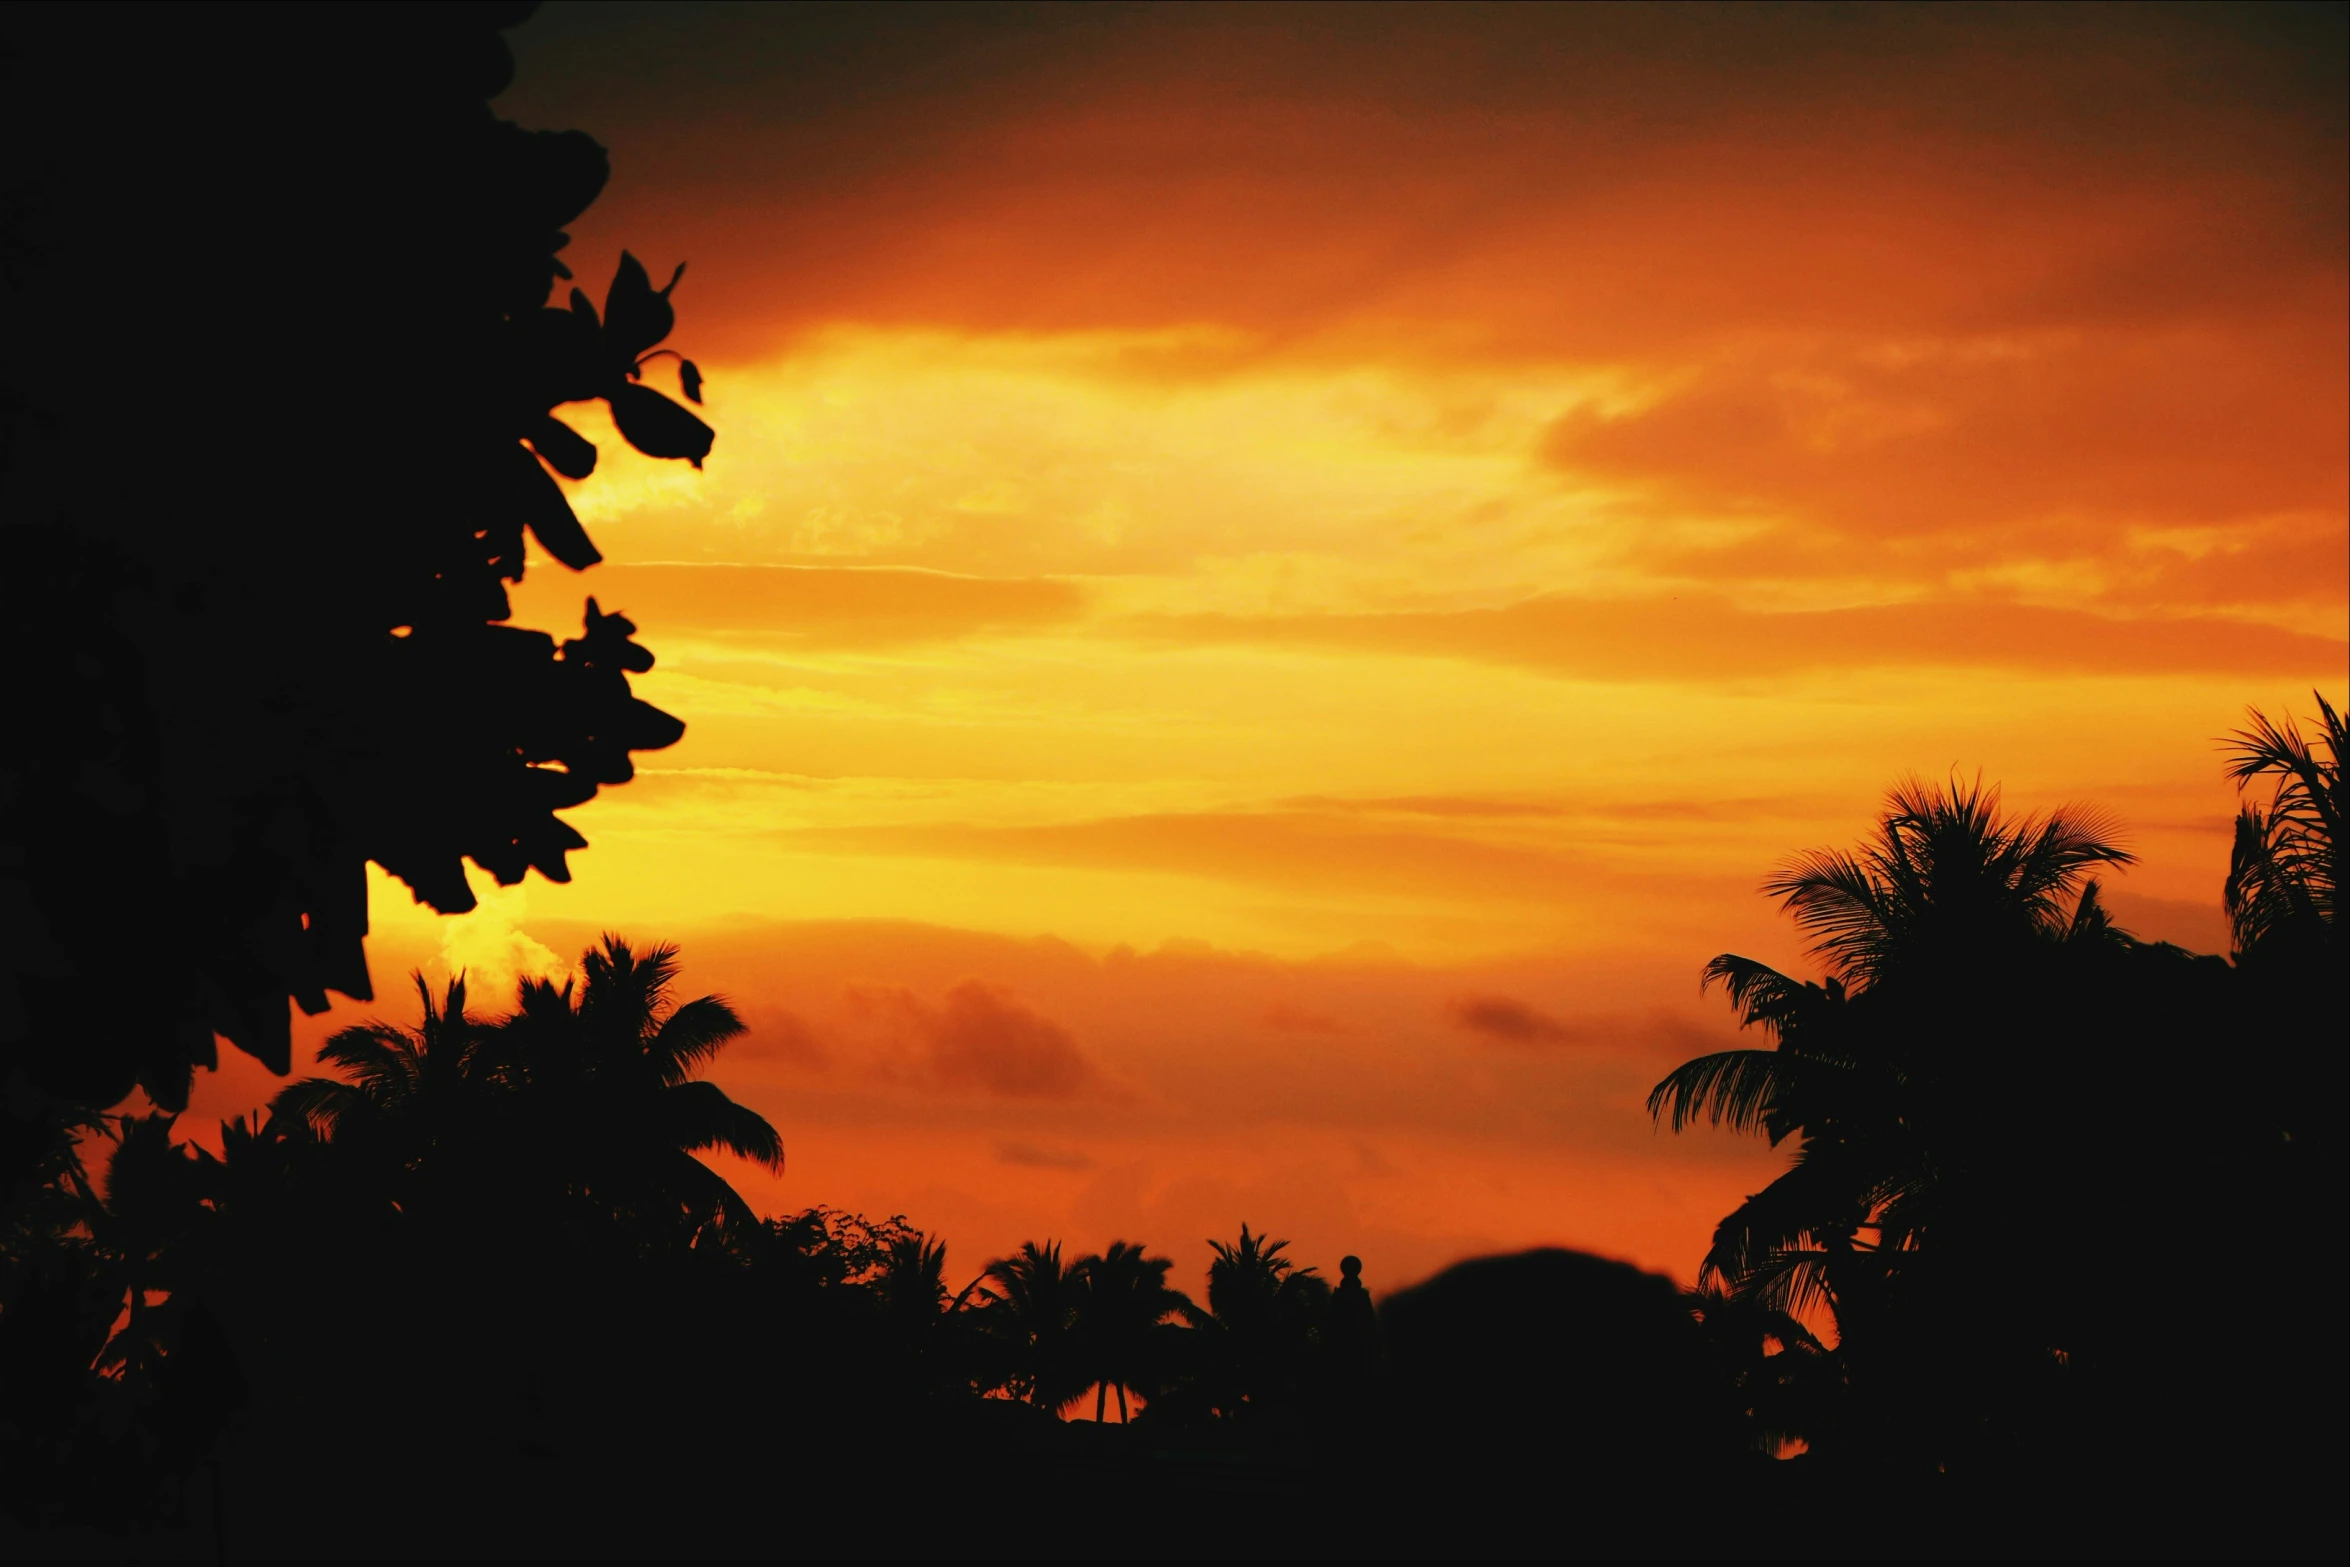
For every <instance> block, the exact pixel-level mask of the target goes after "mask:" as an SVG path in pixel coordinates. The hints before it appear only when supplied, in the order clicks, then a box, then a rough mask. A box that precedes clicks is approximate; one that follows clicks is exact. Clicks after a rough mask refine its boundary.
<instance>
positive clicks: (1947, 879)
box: [1648, 780, 2133, 1339]
mask: <svg viewBox="0 0 2350 1567" xmlns="http://www.w3.org/2000/svg"><path fill="white" fill-rule="evenodd" d="M2132 858H2133V857H2132V856H2131V855H2130V854H2129V853H2128V851H2126V850H2124V849H2122V848H2121V847H2120V846H2118V845H2117V844H2115V843H2114V842H2113V841H2112V838H2111V828H2110V827H2109V826H2108V825H2107V824H2106V823H2105V822H2104V821H2103V820H2102V819H2101V818H2099V817H2097V816H2095V815H2094V814H2091V813H2085V812H2082V811H2079V810H2074V809H2063V810H2057V811H2053V812H2051V813H2049V814H2048V815H2046V816H2027V817H2023V818H2009V817H2006V816H2004V815H2003V814H2002V813H2001V811H2000V808H1999V796H1998V793H1997V791H1996V790H1988V789H1985V788H1983V787H1982V786H1981V785H1980V784H1979V783H1978V784H1974V785H1966V784H1960V783H1956V782H1953V783H1952V784H1950V785H1948V786H1946V787H1942V788H1934V787H1930V786H1927V785H1924V784H1922V783H1919V782H1917V781H1914V780H1913V781H1910V782H1906V783H1904V784H1902V785H1901V786H1900V787H1898V788H1896V789H1895V790H1894V791H1893V793H1892V795H1891V796H1890V798H1889V800H1888V802H1887V807H1886V810H1885V812H1884V814H1883V816H1882V817H1881V818H1880V819H1879V821H1878V823H1877V827H1876V830H1875V832H1874V833H1873V834H1872V835H1871V837H1870V839H1869V841H1868V842H1866V843H1865V844H1864V845H1863V846H1862V848H1861V849H1860V851H1859V852H1858V853H1857V854H1846V853H1842V852H1838V851H1834V850H1816V851H1813V852H1811V853H1808V854H1804V855H1801V856H1799V857H1797V858H1796V859H1794V860H1792V861H1790V862H1789V863H1788V864H1787V865H1786V866H1785V867H1783V868H1782V869H1781V870H1779V871H1778V872H1776V873H1774V874H1773V875H1772V876H1771V877H1770V879H1769V880H1767V881H1766V882H1765V883H1764V887H1763V890H1764V891H1765V892H1766V893H1769V894H1771V895H1773V896H1776V897H1777V898H1778V899H1779V900H1780V901H1781V904H1782V906H1784V907H1785V908H1786V909H1787V910H1788V912H1789V913H1790V914H1792V915H1793V916H1794V918H1795V921H1796V923H1797V924H1798V925H1799V926H1800V927H1802V928H1803V929H1804V930H1805V931H1806V933H1808V934H1809V935H1810V936H1811V937H1812V951H1813V952H1814V954H1815V955H1817V956H1818V957H1819V958H1820V959H1821V960H1822V961H1823V963H1824V964H1825V966H1826V967H1827V969H1828V971H1829V972H1828V977H1827V978H1826V980H1825V981H1824V982H1820V983H1814V982H1810V981H1803V980H1796V979H1793V978H1790V977H1789V976H1787V975H1785V974H1782V973H1780V972H1778V971H1777V970H1775V969H1773V968H1771V967H1769V966H1768V965H1766V964H1762V963H1759V962H1756V961H1755V960H1753V959H1751V958H1745V957H1740V956H1738V955H1736V954H1734V953H1724V954H1722V955H1721V956H1719V957H1716V958H1715V959H1714V960H1713V961H1712V962H1710V963H1708V964H1707V965H1706V966H1705V970H1704V984H1705V985H1706V986H1707V987H1709V988H1710V987H1711V986H1712V985H1713V984H1714V983H1715V982H1716V981H1719V982H1721V983H1722V984H1723V986H1724V988H1725V989H1726V990H1727V991H1728V993H1729V997H1730V1001H1731V1004H1732V1005H1733V1006H1735V1007H1736V1008H1737V1009H1738V1014H1739V1022H1740V1025H1741V1026H1749V1025H1754V1026H1760V1027H1761V1028H1763V1029H1764V1030H1765V1031H1766V1032H1768V1033H1769V1034H1771V1035H1772V1036H1774V1038H1775V1039H1776V1041H1777V1044H1776V1048H1775V1049H1771V1050H1752V1049H1749V1050H1729V1051H1720V1052H1716V1053H1714V1054H1712V1055H1706V1056H1700V1057H1698V1058H1697V1059H1695V1060H1693V1061H1689V1062H1686V1063H1684V1064H1683V1065H1681V1066H1680V1067H1678V1068H1676V1069H1675V1070H1674V1071H1673V1072H1672V1073H1671V1074H1670V1075H1668V1076H1667V1077H1666V1078H1665V1079H1664V1080H1663V1081H1662V1082H1660V1083H1659V1084H1657V1086H1656V1088H1655V1090H1654V1091H1653V1092H1652V1093H1651V1094H1650V1095H1649V1100H1648V1107H1649V1112H1650V1114H1651V1115H1652V1116H1654V1117H1656V1118H1657V1119H1659V1120H1666V1121H1669V1122H1670V1124H1671V1126H1672V1128H1673V1130H1675V1131H1679V1130H1681V1129H1682V1128H1683V1127H1685V1126H1687V1125H1689V1124H1691V1123H1692V1122H1694V1121H1696V1120H1698V1119H1700V1118H1701V1117H1702V1118H1703V1119H1705V1120H1707V1121H1709V1122H1711V1123H1712V1124H1715V1125H1724V1124H1726V1125H1728V1126H1730V1127H1731V1128H1733V1129H1734V1130H1737V1131H1743V1132H1752V1131H1761V1132H1763V1133H1765V1134H1766V1135H1767V1136H1768V1137H1769V1138H1770V1140H1771V1142H1772V1143H1773V1144H1774V1145H1776V1144H1778V1143H1780V1142H1782V1141H1784V1140H1785V1139H1786V1138H1788V1137H1790V1136H1793V1137H1795V1138H1796V1140H1797V1146H1796V1154H1795V1159H1794V1163H1793V1165H1792V1166H1791V1168H1789V1169H1788V1170H1787V1172H1786V1173H1785V1174H1783V1175H1781V1176H1780V1177H1779V1178H1778V1179H1777V1180H1775V1181H1773V1182H1771V1183H1770V1185H1769V1186H1767V1187H1765V1188H1764V1189H1763V1190H1762V1191H1761V1192H1759V1193H1757V1194H1755V1195H1754V1196H1753V1197H1750V1198H1748V1199H1747V1200H1746V1202H1745V1203H1743V1204H1741V1205H1740V1206H1739V1208H1738V1209H1737V1210H1736V1211H1735V1212H1733V1213H1732V1214H1731V1215H1730V1216H1729V1217H1728V1218H1725V1219H1724V1220H1723V1221H1722V1223H1721V1224H1720V1226H1719V1227H1718V1228H1717V1229H1716V1231H1715V1234H1714V1241H1713V1245H1712V1247H1711V1249H1709V1250H1708V1252H1707V1253H1706V1257H1705V1260H1704V1264H1703V1267H1702V1270H1701V1273H1700V1279H1701V1282H1703V1283H1706V1284H1712V1285H1718V1286H1721V1287H1724V1288H1727V1289H1729V1290H1731V1291H1733V1292H1734V1293H1736V1294H1738V1295H1740V1296H1741V1297H1749V1298H1753V1299H1755V1300H1757V1301H1759V1302H1760V1303H1762V1304H1764V1305H1766V1306H1768V1307H1770V1308H1772V1309H1775V1310H1778V1311H1782V1312H1788V1313H1795V1314H1800V1313H1802V1312H1804V1311H1806V1310H1808V1309H1810V1308H1812V1307H1813V1306H1815V1305H1820V1304H1823V1303H1824V1304H1825V1305H1826V1306H1827V1307H1828V1308H1829V1309H1830V1310H1831V1311H1832V1312H1834V1314H1835V1316H1836V1320H1837V1324H1838V1329H1839V1333H1840V1334H1841V1335H1843V1336H1844V1337H1846V1338H1848V1339H1849V1338H1851V1337H1852V1336H1853V1335H1854V1332H1855V1329H1862V1330H1863V1332H1864V1333H1865V1329H1866V1326H1867V1325H1869V1324H1870V1323H1871V1322H1872V1319H1874V1318H1875V1317H1876V1316H1877V1315H1879V1314H1880V1313H1881V1312H1882V1310H1883V1309H1884V1308H1885V1305H1886V1301H1885V1297H1886V1293H1887V1290H1888V1288H1889V1287H1890V1286H1891V1283H1892V1280H1893V1277H1894V1275H1895V1274H1896V1273H1897V1272H1898V1271H1899V1270H1900V1268H1901V1267H1902V1266H1903V1264H1904V1261H1905V1254H1907V1253H1910V1252H1913V1251H1914V1250H1916V1249H1917V1248H1918V1247H1919V1246H1920V1245H1921V1244H1922V1243H1923V1241H1924V1238H1925V1235H1926V1231H1927V1228H1928V1223H1929V1220H1930V1219H1931V1218H1932V1217H1933V1216H1934V1215H1935V1213H1936V1211H1937V1207H1938V1205H1939V1206H1940V1207H1943V1208H1947V1199H1948V1197H1949V1195H1950V1194H1949V1191H1948V1185H1949V1181H1950V1179H1951V1178H1952V1177H1953V1175H1954V1174H1957V1173H1959V1172H1961V1171H1964V1170H1968V1169H1970V1168H1980V1166H1981V1164H1982V1162H1983V1161H1981V1160H1980V1159H1972V1158H1970V1157H1969V1155H1970V1153H1972V1152H1974V1151H1976V1150H1975V1149H1973V1148H1971V1147H1970V1146H1969V1145H1970V1144H1971V1143H1980V1142H1981V1141H1982V1140H1983V1137H1982V1135H1981V1134H1982V1133H1983V1128H1984V1126H1985V1125H1987V1124H1990V1123H1992V1122H1995V1121H1996V1120H1997V1118H1998V1117H1999V1115H2000V1114H2001V1113H2002V1111H2001V1108H2000V1106H1999V1104H1998V1103H1997V1101H1998V1098H1999V1096H2000V1094H2001V1093H2002V1092H2004V1089H2003V1087H2001V1086H2000V1085H1999V1084H1998V1083H1991V1084H1987V1083H1986V1081H1985V1072H1986V1071H1988V1072H1989V1073H1990V1074H1992V1076H1993V1077H1996V1076H1997V1074H1998V1073H1999V1072H2000V1071H2001V1070H2002V1068H2003V1065H2004V1063H2001V1062H1998V1061H1992V1062H1990V1063H1989V1064H1988V1066H1984V1065H1980V1064H1979V1063H1978V1058H1980V1057H1982V1056H1984V1055H1985V1054H1986V1051H1985V1042H1986V1039H1987V1038H1989V1037H1991V1036H1993V1035H1994V1034H1995V1033H1996V1029H1997V1026H1998V1024H1999V1022H2000V1018H1999V1015H1998V1009H1999V1006H2000V1004H2001V1003H2002V1002H2003V1001H2005V1000H2008V999H2011V994H2010V993H2011V991H2012V989H2013V987H2014V986H2015V985H2017V984H2020V983H2022V980H2021V979H2019V978H2018V976H2027V975H2030V974H2031V973H2033V972H2035V971H2036V969H2037V967H2038V966H2039V965H2040V964H2041V962H2042V960H2044V959H2045V957H2046V956H2047V955H2048V954H2049V953H2050V952H2051V951H2055V950H2058V949H2064V948H2068V947H2070V948H2076V949H2086V948H2091V947H2099V946H2111V945H2113V944H2115V943H2117V942H2125V941H2126V939H2127V938H2125V937H2122V936H2120V935H2119V933H2118V932H2116V931H2115V930H2114V928H2113V926H2112V923H2111V921H2110V920H2109V919H2108V918H2107V916H2106V914H2105V912H2104V909H2103V906H2102V904H2101V903H2100V901H2099V899H2098V890H2097V883H2096V882H2095V881H2094V880H2093V879H2091V877H2090V874H2089V873H2090V872H2091V871H2092V870H2093V869H2094V868H2096V867H2098V866H2103V865H2113V866H2121V865H2128V864H2130V863H2132ZM1961 1184H1964V1183H1963V1181H1962V1183H1961Z"/></svg>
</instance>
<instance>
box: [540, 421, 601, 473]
mask: <svg viewBox="0 0 2350 1567" xmlns="http://www.w3.org/2000/svg"><path fill="white" fill-rule="evenodd" d="M530 444H531V449H532V450H533V451H536V452H537V453H538V454H539V455H540V456H541V457H544V458H545V459H546V460H547V466H549V467H550V468H553V469H554V470H555V471H556V472H557V473H559V474H561V475H563V477H564V478H566V479H584V478H586V477H587V476H588V475H589V474H591V473H594V472H595V471H596V447H595V443H594V442H593V441H590V440H589V439H588V438H587V437H586V436H583V435H581V434H580V433H579V432H578V431H577V430H574V429H573V428H571V426H569V425H567V424H565V423H564V422H563V421H562V420H560V419H558V418H556V417H555V416H554V415H552V414H549V415H548V416H547V417H546V418H544V419H541V420H540V421H539V426H538V428H537V429H535V430H533V431H532V432H531V433H530Z"/></svg>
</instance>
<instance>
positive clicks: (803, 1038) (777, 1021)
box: [734, 1007, 831, 1067]
mask: <svg viewBox="0 0 2350 1567" xmlns="http://www.w3.org/2000/svg"><path fill="white" fill-rule="evenodd" d="M743 1021H744V1022H745V1023H746V1024H748V1025H749V1027H750V1030H751V1031H750V1034H749V1036H748V1037H746V1038H745V1039H743V1040H742V1041H741V1043H739V1044H737V1045H736V1046H735V1047H734V1053H735V1054H736V1055H738V1056H740V1057H743V1058H746V1059H750V1060H758V1061H789V1062H792V1063H795V1064H797V1065H800V1066H813V1067H821V1066H825V1065H827V1064H828V1063H829V1061H830V1059H831V1056H830V1052H828V1051H827V1050H826V1049H825V1048H824V1042H823V1040H822V1039H821V1038H819V1037H818V1035H817V1032H816V1029H815V1027H814V1026H813V1025H812V1024H810V1023H809V1022H808V1020H807V1019H806V1018H804V1017H801V1016H800V1015H799V1014H798V1013H797V1012H792V1011H789V1010H786V1009H785V1008H782V1007H767V1008H760V1009H757V1010H754V1011H752V1012H750V1013H748V1014H747V1015H746V1016H745V1017H744V1018H743Z"/></svg>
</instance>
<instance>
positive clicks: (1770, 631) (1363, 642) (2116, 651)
mask: <svg viewBox="0 0 2350 1567" xmlns="http://www.w3.org/2000/svg"><path fill="white" fill-rule="evenodd" d="M1123 624H1124V626H1125V627H1126V629H1127V630H1128V631H1129V633H1130V634H1131V635H1134V636H1136V637H1138V638H1142V639H1146V640H1151V641H1158V642H1163V643H1175V644H1189V645H1195V646H1214V645H1218V644H1232V643H1241V644H1246V643H1257V644H1269V645H1275V646H1295V647H1322V648H1330V649H1346V650H1370V651H1377V652H1382V653H1388V654H1393V655H1400V656H1416V657H1423V658H1460V659H1474V660H1478V661H1483V662H1490V663H1501V664H1515V665H1519V666H1521V667H1526V668H1532V669H1538V670H1542V671H1546V672H1549V673H1555V674H1560V675H1566V676H1570V677H1574V678H1578V679H1588V680H1630V681H1637V680H1669V681H1675V682H1696V683H1705V684H1714V683H1721V684H1727V683H1733V682H1739V681H1746V680H1752V679H1756V678H1763V677H1769V676H1775V675H1788V674H1798V673H1803V672H1807V671H1814V670H1832V669H1855V668H1905V667H1906V668H1917V667H1944V668H1952V667H1955V668H1968V667H1973V668H2007V669H2016V670H2024V671H2035V672H2051V673H2054V672H2078V673H2088V674H2185V673H2198V674H2225V675H2287V676H2291V677H2293V678H2296V679H2299V678H2308V677H2312V676H2314V677H2318V678H2322V679H2328V680H2332V679H2338V678H2340V676H2339V672H2340V671H2341V670H2342V669H2343V668H2344V667H2345V665H2350V643H2345V642H2344V641H2343V640H2342V639H2341V638H2338V637H2325V636H2314V635H2310V634H2307V633H2304V632H2298V631H2288V630H2284V629H2282V628H2280V627H2277V626H2271V625H2266V624H2262V623H2259V622H2254V621H2246V620H2237V619H2232V618H2228V617H2224V616H2218V615H2175V616H2164V617H2149V618H2144V619H2122V618H2119V617H2115V616H2110V615H2099V614H2094V613H2091V612H2089V611H2086V610H2078V609H2056V608H2048V607H2044V606H2039V605H2030V604H2013V603H2001V602H1996V601H1971V602H1970V601H1953V600H1935V601H1926V602H1918V603H1905V604H1869V605H1861V606H1856V607H1853V608H1849V609H1820V610H1789V611H1769V610H1756V609H1746V608H1742V607H1740V606H1739V605H1737V604H1736V603H1734V602H1732V601H1731V600H1730V599H1729V598H1727V597H1726V596H1721V595H1715V594H1703V593H1689V594H1682V595H1679V596H1677V597H1676V596H1658V597H1650V598H1636V599H1599V598H1570V597H1566V596H1563V595H1548V596H1544V597H1540V598H1531V599H1524V600H1521V601H1519V602H1518V603H1515V604H1510V605H1507V606H1504V607H1502V608H1499V609H1478V610H1458V611H1428V612H1422V613H1409V614H1391V615H1256V616H1251V615H1189V616H1159V617H1141V616H1138V617H1134V618H1133V619H1131V620H1128V621H1126V622H1123Z"/></svg>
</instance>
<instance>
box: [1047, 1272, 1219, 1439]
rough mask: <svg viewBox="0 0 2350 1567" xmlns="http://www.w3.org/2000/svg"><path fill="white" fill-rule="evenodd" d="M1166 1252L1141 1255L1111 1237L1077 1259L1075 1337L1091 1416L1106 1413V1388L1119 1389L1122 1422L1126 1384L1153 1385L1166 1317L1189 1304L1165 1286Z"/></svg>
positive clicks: (1123, 1421)
mask: <svg viewBox="0 0 2350 1567" xmlns="http://www.w3.org/2000/svg"><path fill="white" fill-rule="evenodd" d="M1174 1266H1175V1264H1174V1262H1173V1261H1172V1260H1171V1259H1169V1258H1166V1257H1146V1256H1144V1255H1143V1249H1142V1248H1141V1247H1140V1246H1133V1245H1129V1244H1127V1243H1126V1242H1125V1241H1112V1242H1111V1243H1110V1248H1109V1250H1107V1251H1105V1252H1103V1253H1102V1254H1101V1255H1100V1256H1098V1257H1084V1258H1080V1259H1079V1260H1078V1262H1077V1264H1076V1266H1075V1269H1074V1271H1075V1273H1076V1274H1077V1336H1078V1340H1079V1344H1080V1354H1081V1356H1082V1359H1083V1364H1084V1375H1086V1376H1087V1377H1088V1378H1089V1379H1090V1380H1091V1381H1092V1382H1093V1384H1094V1398H1093V1418H1094V1421H1095V1423H1097V1424H1099V1423H1100V1422H1101V1420H1102V1419H1103V1417H1104V1415H1105V1414H1106V1413H1107V1406H1108V1398H1109V1393H1110V1390H1111V1389H1113V1388H1115V1389H1116V1390H1117V1394H1118V1423H1119V1424H1120V1425H1124V1424H1126V1423H1127V1414H1128V1406H1127V1402H1126V1394H1127V1390H1128V1389H1129V1388H1142V1387H1150V1386H1154V1385H1156V1382H1157V1373H1158V1371H1159V1369H1160V1367H1161V1366H1162V1365H1163V1364H1164V1363H1165V1361H1166V1358H1167V1356H1166V1353H1165V1339H1166V1327H1167V1325H1168V1319H1169V1318H1171V1317H1177V1316H1179V1314H1180V1313H1181V1312H1182V1311H1183V1309H1184V1308H1185V1307H1187V1306H1189V1305H1190V1304H1191V1302H1190V1300H1189V1299H1188V1298H1186V1297H1185V1295H1184V1294H1183V1292H1182V1291H1181V1290H1178V1289H1173V1288H1170V1287H1169V1286H1168V1284H1167V1273H1168V1271H1169V1270H1170V1269H1172V1268H1173V1267H1174Z"/></svg>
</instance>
